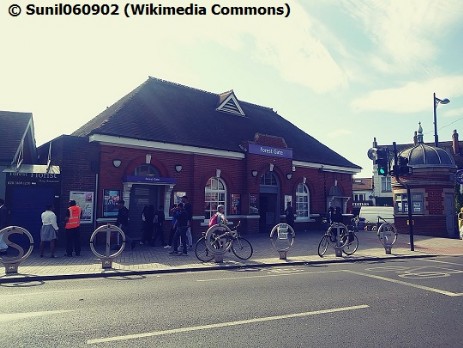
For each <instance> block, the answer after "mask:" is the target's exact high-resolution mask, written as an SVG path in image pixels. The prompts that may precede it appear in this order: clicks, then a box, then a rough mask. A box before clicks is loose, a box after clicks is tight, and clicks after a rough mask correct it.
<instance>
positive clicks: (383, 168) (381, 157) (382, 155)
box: [376, 147, 389, 176]
mask: <svg viewBox="0 0 463 348" xmlns="http://www.w3.org/2000/svg"><path fill="white" fill-rule="evenodd" d="M376 168H377V170H378V175H383V176H387V175H388V174H389V150H388V148H387V147H384V148H380V149H378V150H377V151H376Z"/></svg>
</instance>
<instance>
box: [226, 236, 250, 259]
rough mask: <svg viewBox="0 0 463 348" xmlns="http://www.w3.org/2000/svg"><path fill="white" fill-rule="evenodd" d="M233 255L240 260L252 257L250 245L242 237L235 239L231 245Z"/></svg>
mask: <svg viewBox="0 0 463 348" xmlns="http://www.w3.org/2000/svg"><path fill="white" fill-rule="evenodd" d="M231 250H232V251H233V254H235V256H236V257H237V258H239V259H241V260H247V259H249V258H250V257H251V256H252V253H253V251H254V250H253V249H252V245H251V243H249V241H248V240H247V239H245V238H243V237H237V238H236V239H234V240H233V242H232V245H231Z"/></svg>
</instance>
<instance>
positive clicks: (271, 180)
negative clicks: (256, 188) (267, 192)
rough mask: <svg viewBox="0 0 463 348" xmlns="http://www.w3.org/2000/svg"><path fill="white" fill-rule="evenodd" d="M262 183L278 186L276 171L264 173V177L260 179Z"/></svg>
mask: <svg viewBox="0 0 463 348" xmlns="http://www.w3.org/2000/svg"><path fill="white" fill-rule="evenodd" d="M260 184H261V185H266V186H278V179H277V178H276V176H275V174H274V173H272V172H267V173H265V174H264V175H262V178H261V179H260Z"/></svg>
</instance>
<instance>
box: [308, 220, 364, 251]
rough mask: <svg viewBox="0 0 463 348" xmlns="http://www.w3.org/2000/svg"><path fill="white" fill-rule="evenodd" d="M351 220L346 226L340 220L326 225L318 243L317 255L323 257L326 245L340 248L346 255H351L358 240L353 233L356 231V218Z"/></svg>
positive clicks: (357, 245)
mask: <svg viewBox="0 0 463 348" xmlns="http://www.w3.org/2000/svg"><path fill="white" fill-rule="evenodd" d="M351 222H352V224H351V225H348V226H346V225H344V224H343V223H340V222H333V223H332V224H331V225H330V226H329V227H328V229H327V230H326V232H325V234H324V235H323V237H322V239H321V240H320V243H319V244H318V250H317V251H318V256H320V257H323V256H324V255H325V253H326V251H327V250H328V247H332V248H333V249H334V248H341V250H342V252H343V253H344V254H346V255H352V254H353V253H355V252H356V251H357V249H358V247H359V240H358V237H357V235H356V234H355V233H356V232H358V220H357V219H352V221H351ZM338 235H339V239H338Z"/></svg>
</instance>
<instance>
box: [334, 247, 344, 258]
mask: <svg viewBox="0 0 463 348" xmlns="http://www.w3.org/2000/svg"><path fill="white" fill-rule="evenodd" d="M334 255H335V256H336V257H342V248H340V247H338V246H335V247H334Z"/></svg>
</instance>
